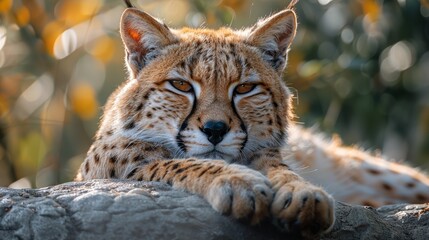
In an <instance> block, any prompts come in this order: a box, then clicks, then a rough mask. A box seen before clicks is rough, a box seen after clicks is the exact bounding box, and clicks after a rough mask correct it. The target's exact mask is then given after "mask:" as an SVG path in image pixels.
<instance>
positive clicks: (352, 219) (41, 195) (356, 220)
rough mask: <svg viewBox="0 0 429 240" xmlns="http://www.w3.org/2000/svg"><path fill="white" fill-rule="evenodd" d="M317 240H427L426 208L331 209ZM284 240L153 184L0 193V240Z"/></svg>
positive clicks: (97, 183) (98, 183)
mask: <svg viewBox="0 0 429 240" xmlns="http://www.w3.org/2000/svg"><path fill="white" fill-rule="evenodd" d="M336 216H337V220H336V223H335V226H334V228H333V230H332V231H331V232H330V233H329V234H326V235H324V236H322V239H429V230H428V229H429V205H428V204H420V205H406V204H403V205H391V206H385V207H382V208H379V209H373V208H370V207H362V206H351V205H347V204H344V203H338V204H337V207H336ZM285 238H288V239H290V236H287V234H286V233H282V232H279V231H278V230H277V229H276V228H274V227H273V226H272V225H271V224H270V223H264V224H261V225H260V226H255V227H250V226H248V225H246V224H244V223H240V222H238V221H235V220H233V219H231V218H229V217H227V216H222V215H220V214H219V213H217V212H215V211H214V210H213V209H212V208H211V207H210V206H209V204H208V203H207V202H206V201H205V200H204V199H202V198H200V197H198V196H195V195H192V194H189V193H186V192H182V191H178V190H174V189H172V188H171V187H170V186H168V185H166V184H162V183H156V182H134V181H120V180H93V181H88V182H71V183H65V184H61V185H58V186H52V187H47V188H41V189H21V190H16V189H8V188H0V239H44V240H45V239H96V240H99V239H285Z"/></svg>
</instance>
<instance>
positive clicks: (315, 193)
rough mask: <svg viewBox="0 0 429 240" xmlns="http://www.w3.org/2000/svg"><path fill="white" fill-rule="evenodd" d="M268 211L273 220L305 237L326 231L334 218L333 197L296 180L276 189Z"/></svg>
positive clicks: (330, 226) (283, 228)
mask: <svg viewBox="0 0 429 240" xmlns="http://www.w3.org/2000/svg"><path fill="white" fill-rule="evenodd" d="M271 213H272V215H273V217H274V224H276V225H277V226H278V227H280V228H281V229H282V230H284V231H287V232H289V233H292V234H294V235H298V236H301V237H304V238H313V237H315V236H318V235H320V234H321V233H325V232H328V231H329V230H330V229H331V228H332V226H333V224H334V220H335V214H334V200H333V199H332V197H331V196H329V195H328V194H327V193H326V192H325V191H323V190H322V189H320V188H318V187H315V186H313V185H310V184H308V183H305V182H298V181H297V182H291V183H288V184H286V185H284V186H282V187H281V188H280V189H279V190H278V191H277V192H276V194H275V196H274V200H273V203H272V205H271Z"/></svg>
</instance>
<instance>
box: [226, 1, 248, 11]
mask: <svg viewBox="0 0 429 240" xmlns="http://www.w3.org/2000/svg"><path fill="white" fill-rule="evenodd" d="M245 3H246V1H243V0H222V1H221V2H220V6H225V7H230V8H232V9H234V10H235V11H237V10H240V9H241V8H242V7H243V6H244V4H245Z"/></svg>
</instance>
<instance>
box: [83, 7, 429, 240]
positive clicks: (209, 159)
mask: <svg viewBox="0 0 429 240" xmlns="http://www.w3.org/2000/svg"><path fill="white" fill-rule="evenodd" d="M293 2H295V1H293ZM293 5H294V3H292V4H291V5H290V6H289V7H288V8H286V9H285V10H283V11H280V12H278V13H276V14H274V15H272V16H270V17H268V18H265V19H262V20H260V21H259V22H257V23H256V24H255V25H254V26H252V27H250V28H247V29H243V30H232V29H230V28H221V29H218V30H210V29H191V28H182V29H179V30H177V29H171V28H169V27H167V26H166V25H165V24H163V23H162V22H160V21H159V20H157V19H155V18H153V17H152V16H150V15H149V14H147V13H145V12H142V11H139V10H137V9H135V8H127V9H126V10H125V11H124V13H123V15H122V18H121V23H120V33H121V37H122V40H123V43H124V46H125V54H126V57H125V62H126V66H127V68H128V73H129V78H128V80H127V81H126V82H124V83H123V84H122V85H121V86H120V87H118V89H117V90H116V91H115V92H114V93H113V94H112V95H111V96H110V98H109V100H108V102H107V104H106V106H105V109H104V115H103V118H102V120H101V122H100V126H99V129H98V131H97V133H96V136H95V140H94V143H93V144H92V146H91V147H90V149H89V151H88V154H87V157H86V159H85V161H84V162H83V163H82V165H81V167H80V169H79V172H78V175H77V177H76V179H77V180H88V179H95V178H119V179H133V180H138V181H161V182H165V183H168V184H170V185H172V186H173V187H174V188H178V189H182V190H185V191H188V192H190V193H194V194H198V195H200V196H202V197H204V198H205V199H206V200H207V201H208V202H209V203H210V204H211V206H212V207H213V208H214V209H215V210H217V211H218V212H220V213H222V214H225V215H230V216H231V217H233V218H236V219H240V220H244V221H247V222H249V223H250V224H258V223H259V222H261V221H263V220H266V219H271V220H272V222H273V223H274V224H276V225H277V226H278V227H279V228H281V229H283V230H285V231H289V232H295V233H298V234H300V235H302V236H304V237H312V236H317V235H318V234H321V233H323V232H326V231H329V230H330V229H331V227H332V226H333V224H334V221H335V212H334V205H335V201H334V198H335V199H336V200H339V201H345V202H349V203H356V204H365V205H371V206H380V205H383V204H391V203H400V202H411V203H422V202H425V201H426V202H428V201H429V178H428V177H427V176H425V175H424V174H422V173H420V172H418V171H417V170H415V169H413V168H410V167H408V166H404V165H400V164H397V163H393V162H389V161H386V160H384V159H382V158H380V157H377V156H373V155H371V154H368V153H366V152H363V151H361V150H358V149H356V148H351V147H344V146H341V143H340V142H339V141H336V140H329V139H325V138H323V137H322V136H320V135H318V134H315V133H314V132H312V131H309V130H306V129H303V128H301V127H298V126H296V124H294V122H293V114H292V108H293V106H292V105H291V97H292V96H291V93H290V92H289V90H288V88H287V87H286V84H285V82H287V76H285V77H283V72H284V69H285V67H286V63H287V57H288V50H289V48H290V46H291V43H292V41H293V39H294V37H295V33H296V29H297V18H296V15H295V12H294V9H293ZM303 169H304V170H305V173H302V174H301V175H300V173H299V171H300V170H301V171H302V170H303ZM313 170H314V171H313ZM315 184H316V185H315Z"/></svg>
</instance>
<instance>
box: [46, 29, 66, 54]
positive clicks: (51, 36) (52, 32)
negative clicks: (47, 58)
mask: <svg viewBox="0 0 429 240" xmlns="http://www.w3.org/2000/svg"><path fill="white" fill-rule="evenodd" d="M63 31H64V26H63V24H61V23H60V22H58V21H52V22H50V23H48V24H46V26H45V27H44V29H43V33H42V37H43V41H44V43H45V48H46V51H47V52H48V53H49V54H51V55H52V56H53V55H54V44H55V40H57V38H58V36H60V34H61V33H62V32H63Z"/></svg>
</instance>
